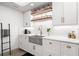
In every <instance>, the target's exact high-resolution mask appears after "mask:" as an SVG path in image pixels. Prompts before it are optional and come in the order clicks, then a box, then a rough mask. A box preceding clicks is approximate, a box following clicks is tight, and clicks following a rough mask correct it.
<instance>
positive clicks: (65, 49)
mask: <svg viewBox="0 0 79 59" xmlns="http://www.w3.org/2000/svg"><path fill="white" fill-rule="evenodd" d="M61 56H78V45H75V44H69V43H63V42H62V43H61Z"/></svg>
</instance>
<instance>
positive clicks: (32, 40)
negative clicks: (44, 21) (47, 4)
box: [29, 35, 44, 45]
mask: <svg viewBox="0 0 79 59" xmlns="http://www.w3.org/2000/svg"><path fill="white" fill-rule="evenodd" d="M42 37H44V36H40V35H33V36H29V42H30V43H34V44H38V45H42Z"/></svg>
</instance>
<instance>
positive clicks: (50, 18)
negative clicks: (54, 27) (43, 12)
mask: <svg viewBox="0 0 79 59" xmlns="http://www.w3.org/2000/svg"><path fill="white" fill-rule="evenodd" d="M46 20H52V17H45V18H40V19H34V20H31V21H46Z"/></svg>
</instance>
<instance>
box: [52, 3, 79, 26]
mask: <svg viewBox="0 0 79 59" xmlns="http://www.w3.org/2000/svg"><path fill="white" fill-rule="evenodd" d="M77 12H78V10H77V3H76V2H65V3H64V2H54V3H53V16H52V17H53V25H58V26H59V25H76V24H77V22H78V19H77V16H78V15H77Z"/></svg>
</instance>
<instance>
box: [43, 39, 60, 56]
mask: <svg viewBox="0 0 79 59" xmlns="http://www.w3.org/2000/svg"><path fill="white" fill-rule="evenodd" d="M43 54H44V55H48V56H51V55H53V56H59V55H60V42H56V41H51V40H47V39H44V40H43Z"/></svg>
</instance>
